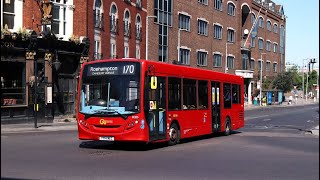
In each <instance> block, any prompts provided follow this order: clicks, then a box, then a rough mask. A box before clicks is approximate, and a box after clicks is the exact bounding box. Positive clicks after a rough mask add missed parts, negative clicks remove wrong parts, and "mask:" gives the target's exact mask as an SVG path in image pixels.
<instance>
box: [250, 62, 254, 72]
mask: <svg viewBox="0 0 320 180" xmlns="http://www.w3.org/2000/svg"><path fill="white" fill-rule="evenodd" d="M250 69H251V70H253V71H254V60H253V59H251V60H250Z"/></svg>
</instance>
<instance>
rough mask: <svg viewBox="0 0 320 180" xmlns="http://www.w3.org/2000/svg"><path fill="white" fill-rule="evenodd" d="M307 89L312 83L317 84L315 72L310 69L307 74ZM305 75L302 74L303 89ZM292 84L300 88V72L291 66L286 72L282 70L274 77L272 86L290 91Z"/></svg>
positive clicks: (305, 79) (310, 87)
mask: <svg viewBox="0 0 320 180" xmlns="http://www.w3.org/2000/svg"><path fill="white" fill-rule="evenodd" d="M308 76H309V77H308V89H309V90H310V89H312V88H313V84H317V72H316V71H312V72H309V74H308ZM306 82H307V75H306V74H305V75H304V89H306ZM294 86H297V89H302V74H299V73H298V71H297V69H295V68H292V69H290V70H289V71H288V72H282V73H280V74H278V76H276V77H275V79H274V81H273V88H276V89H279V90H283V91H284V92H290V91H291V90H292V89H293V87H294Z"/></svg>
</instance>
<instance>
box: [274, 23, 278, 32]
mask: <svg viewBox="0 0 320 180" xmlns="http://www.w3.org/2000/svg"><path fill="white" fill-rule="evenodd" d="M273 32H274V33H278V25H276V24H274V26H273Z"/></svg>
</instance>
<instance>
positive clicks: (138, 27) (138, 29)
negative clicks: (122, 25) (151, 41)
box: [136, 15, 142, 41]
mask: <svg viewBox="0 0 320 180" xmlns="http://www.w3.org/2000/svg"><path fill="white" fill-rule="evenodd" d="M136 40H140V41H141V40H142V32H141V18H140V16H139V15H138V16H137V18H136Z"/></svg>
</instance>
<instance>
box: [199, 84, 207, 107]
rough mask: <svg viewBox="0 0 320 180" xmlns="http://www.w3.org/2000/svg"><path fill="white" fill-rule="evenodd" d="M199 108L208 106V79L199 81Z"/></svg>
mask: <svg viewBox="0 0 320 180" xmlns="http://www.w3.org/2000/svg"><path fill="white" fill-rule="evenodd" d="M198 103H199V106H198V107H199V109H207V108H208V81H198Z"/></svg>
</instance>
